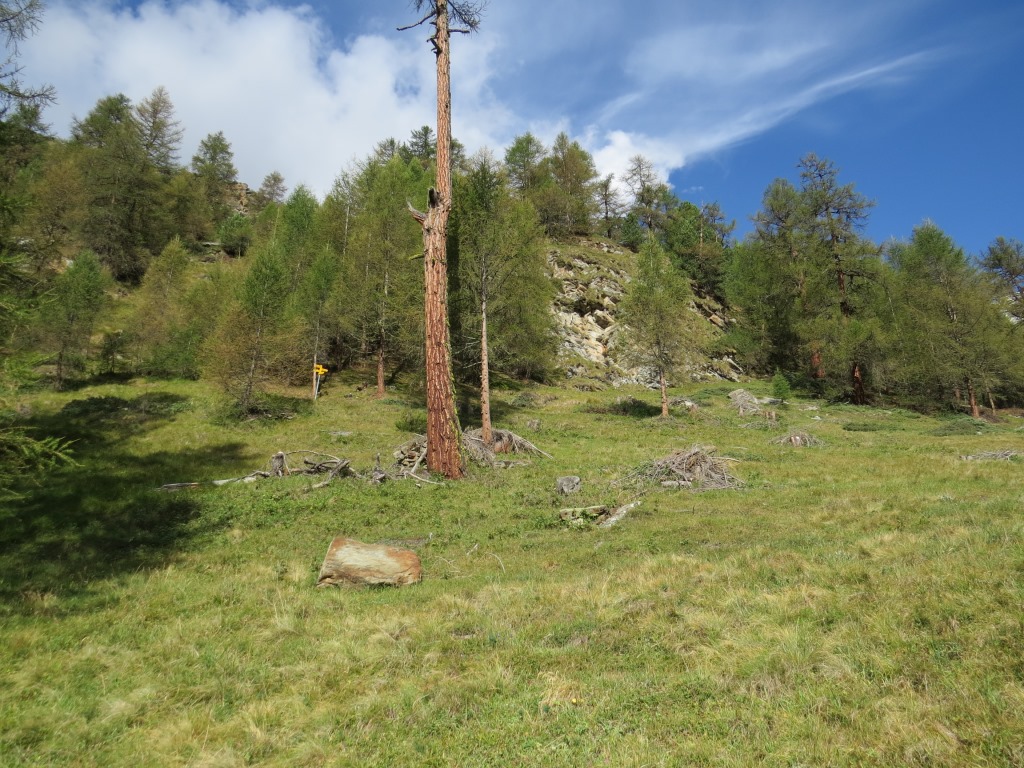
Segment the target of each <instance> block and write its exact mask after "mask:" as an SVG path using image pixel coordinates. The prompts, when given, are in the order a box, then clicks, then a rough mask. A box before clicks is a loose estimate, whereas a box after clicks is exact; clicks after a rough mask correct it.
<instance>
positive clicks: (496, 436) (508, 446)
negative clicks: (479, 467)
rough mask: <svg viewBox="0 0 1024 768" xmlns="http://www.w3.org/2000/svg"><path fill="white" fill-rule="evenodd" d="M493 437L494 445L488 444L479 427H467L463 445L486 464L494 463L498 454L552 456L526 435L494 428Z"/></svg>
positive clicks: (463, 435)
mask: <svg viewBox="0 0 1024 768" xmlns="http://www.w3.org/2000/svg"><path fill="white" fill-rule="evenodd" d="M491 437H492V438H493V439H492V445H491V446H488V445H487V444H486V443H485V442H484V438H483V434H482V432H481V431H480V430H479V429H467V430H466V431H465V432H463V433H462V447H463V448H464V449H465V450H466V453H468V454H469V455H470V456H471V457H472V458H473V460H474V461H476V462H478V463H480V464H485V465H490V464H493V463H494V461H495V457H496V456H497V455H498V454H508V453H511V454H526V455H529V456H544V457H545V458H548V459H550V458H551V454H549V453H545V452H544V451H542V450H541V449H540V448H538V447H537V446H536V445H534V444H533V443H531V442H530V441H529V440H527V439H526V438H525V437H520V436H519V435H517V434H516V433H515V432H510V431H509V430H507V429H492V430H491Z"/></svg>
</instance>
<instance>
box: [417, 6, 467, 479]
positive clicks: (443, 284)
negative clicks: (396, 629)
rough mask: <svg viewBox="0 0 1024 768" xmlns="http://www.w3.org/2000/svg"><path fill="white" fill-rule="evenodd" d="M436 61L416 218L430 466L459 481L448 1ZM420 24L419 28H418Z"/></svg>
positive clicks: (437, 18)
mask: <svg viewBox="0 0 1024 768" xmlns="http://www.w3.org/2000/svg"><path fill="white" fill-rule="evenodd" d="M431 5H432V11H431V13H430V14H429V15H428V16H427V17H426V18H425V19H423V20H422V21H421V22H420V23H422V22H423V21H426V20H427V19H431V18H432V19H433V20H432V22H431V23H432V24H433V26H434V29H435V32H434V35H433V37H432V38H431V42H432V43H433V46H434V53H435V55H436V57H437V183H436V186H435V187H434V188H432V189H431V190H430V194H429V207H428V208H427V213H426V215H425V216H423V217H422V218H420V217H419V216H416V218H417V220H418V221H419V222H420V224H421V226H422V227H423V274H424V283H425V285H424V289H425V299H424V302H425V307H424V315H425V317H424V319H425V325H426V376H427V468H428V469H429V470H430V471H431V472H436V473H438V474H441V475H444V476H445V477H447V478H450V479H454V478H459V477H462V476H463V475H464V474H465V468H464V466H463V462H462V454H461V451H460V450H459V443H460V441H459V433H460V429H459V417H458V412H457V411H456V408H455V381H454V376H453V374H452V350H451V338H450V335H449V327H448V253H447V239H448V216H449V214H450V213H451V208H452V168H451V140H452V105H451V59H450V45H449V43H450V37H451V33H450V30H449V26H448V0H433V2H432V3H431ZM414 26H415V25H414Z"/></svg>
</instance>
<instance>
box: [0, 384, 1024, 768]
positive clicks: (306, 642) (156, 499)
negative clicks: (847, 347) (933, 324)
mask: <svg viewBox="0 0 1024 768" xmlns="http://www.w3.org/2000/svg"><path fill="white" fill-rule="evenodd" d="M727 391H728V389H724V390H723V388H717V389H715V388H706V389H705V391H703V392H701V391H699V388H696V387H695V388H694V389H693V390H692V391H680V392H678V393H677V394H680V395H685V396H690V397H692V398H693V399H697V400H698V401H699V402H701V403H702V408H701V409H700V410H699V411H698V412H697V413H695V414H685V413H678V414H676V415H675V416H674V417H673V418H672V419H669V420H661V419H660V418H657V417H647V416H643V415H642V414H641V415H635V414H633V412H632V411H630V412H629V413H626V414H619V413H617V412H615V409H614V408H608V407H607V406H611V405H613V404H614V402H615V399H616V398H617V397H621V396H633V397H637V398H640V399H646V400H649V401H650V402H651V403H652V404H653V403H654V402H655V397H654V396H653V395H651V394H648V393H644V392H642V391H631V392H621V391H616V392H602V393H589V392H588V393H583V392H575V391H572V390H564V389H556V388H542V389H538V390H537V394H538V395H539V396H538V397H536V398H532V399H531V398H520V399H519V402H521V403H524V405H522V406H521V407H518V408H517V407H513V406H512V405H510V403H511V402H512V401H513V400H515V398H516V397H517V393H515V392H499V393H498V395H497V397H498V399H499V401H500V404H501V406H502V408H503V417H502V419H501V422H500V425H501V426H509V427H511V428H512V429H514V430H516V431H518V432H520V433H521V434H523V435H525V436H527V437H528V438H529V439H530V440H532V441H533V442H535V443H537V444H538V445H539V446H541V447H542V448H543V449H544V450H546V451H548V452H549V453H551V454H552V456H553V457H554V458H553V459H551V460H547V459H535V460H533V461H532V463H531V464H530V465H529V466H525V467H518V468H514V469H507V470H488V469H481V468H473V469H472V470H471V472H470V476H469V479H468V480H466V481H462V482H459V483H447V484H443V485H437V486H435V485H426V484H422V486H421V487H417V486H416V485H415V484H414V483H412V482H409V481H405V482H401V483H392V484H385V485H384V486H381V487H373V486H370V485H368V484H366V483H363V482H360V481H358V480H345V481H336V482H334V483H333V484H332V485H330V486H329V487H327V488H324V489H320V490H316V491H311V490H309V486H310V485H311V481H310V480H309V479H308V478H302V477H295V478H288V479H284V480H276V481H265V482H263V483H258V484H253V485H230V486H224V487H221V488H204V489H201V490H198V491H188V492H183V493H178V494H166V493H160V492H158V491H156V490H155V489H156V488H157V487H158V486H160V485H162V484H164V483H168V482H182V481H191V480H212V479H216V478H226V477H234V476H238V475H241V474H244V473H246V472H248V471H251V470H252V469H257V468H260V467H262V466H263V465H264V464H265V463H266V461H267V459H268V458H269V456H270V455H271V454H272V453H274V452H275V451H278V450H296V449H300V448H308V449H314V450H319V451H324V452H327V453H333V454H335V455H339V456H343V457H345V458H350V459H351V460H352V461H353V464H354V465H355V466H356V468H357V469H368V468H369V467H371V466H372V464H373V462H374V460H375V458H376V456H377V454H378V453H379V454H381V457H382V461H384V462H385V463H387V462H389V461H390V453H391V451H392V450H393V449H394V448H395V447H397V446H398V445H399V444H400V443H402V442H403V441H404V440H406V439H407V438H408V434H407V433H406V432H403V431H401V430H400V429H399V426H400V425H401V424H402V423H403V418H405V417H407V415H408V414H409V412H410V409H415V406H416V404H415V402H414V401H412V400H406V398H405V397H404V396H403V395H402V394H401V393H400V392H399V393H396V394H395V395H394V396H393V397H389V398H388V399H387V400H386V401H384V402H378V401H374V400H372V399H371V398H370V397H369V396H368V395H367V394H366V393H365V392H359V391H356V390H355V388H354V387H353V386H352V382H348V381H341V382H333V383H332V386H331V387H329V388H328V390H327V393H326V397H324V398H323V399H322V400H320V401H319V402H318V403H317V405H316V407H315V408H313V409H312V410H310V411H309V412H307V413H304V414H302V415H299V416H297V417H296V418H294V419H291V420H283V421H275V422H271V423H267V422H250V423H242V424H238V423H232V422H227V421H224V420H218V417H217V414H218V405H217V403H216V398H215V397H214V396H213V395H212V394H211V393H210V391H208V390H207V389H206V388H205V386H203V385H200V384H194V383H178V382H175V383H153V382H143V381H136V382H129V383H126V384H116V385H115V384H111V385H105V386H102V387H93V388H87V389H84V390H81V391H78V392H73V393H61V394H42V393H40V394H39V395H37V396H34V397H33V398H32V399H31V401H30V402H29V405H30V406H31V408H32V412H33V417H32V418H33V421H34V423H35V424H37V425H38V426H39V427H40V428H42V429H47V430H60V429H61V428H67V429H70V430H73V431H74V433H75V437H76V438H77V439H78V440H79V443H78V458H79V462H80V464H79V466H78V467H76V468H66V469H64V470H61V471H60V473H59V474H57V475H55V476H54V477H52V478H50V480H49V485H48V487H44V488H40V489H36V490H35V491H34V492H33V494H32V496H31V498H30V499H28V500H26V502H25V503H24V504H22V505H19V506H17V507H15V508H13V509H8V510H4V512H3V513H2V517H3V521H2V522H3V526H4V528H3V530H4V531H5V533H6V534H7V535H6V536H5V544H4V548H3V555H2V560H0V574H2V577H0V579H2V581H0V586H2V590H0V598H2V600H0V615H2V617H3V620H2V625H0V640H2V642H0V677H2V683H3V684H2V687H0V757H2V759H0V763H2V764H4V765H15V766H16V765H97V766H100V765H103V766H109V765H194V766H242V765H269V766H321V765H323V766H328V765H330V766H335V765H341V766H345V765H352V766H356V765H359V766H365V765H381V766H385V765H386V766H392V765H428V766H429V765H435V766H448V765H466V766H477V765H480V766H483V765H488V766H492V765H493V766H507V765H547V766H576V765H607V766H630V765H635V766H641V765H688V764H692V765H734V766H749V765H752V764H764V765H892V766H903V765H922V766H923V765H964V766H968V765H970V766H974V765H992V766H1003V765H1019V764H1022V763H1024V736H1022V734H1024V714H1022V713H1024V661H1022V660H1024V623H1022V613H1021V606H1022V605H1024V589H1022V586H1021V577H1022V574H1024V570H1022V569H1024V544H1022V537H1024V520H1022V519H1021V517H1020V509H1021V508H1022V506H1024V504H1022V502H1024V486H1022V484H1021V481H1020V466H1021V465H1020V462H1019V461H1009V462H1007V461H992V462H964V461H962V460H960V459H959V458H958V457H959V456H960V455H963V454H971V453H977V452H981V451H987V450H1003V449H1010V448H1019V446H1020V439H1021V438H1020V433H1019V432H1016V431H1015V429H1016V427H1019V426H1020V424H1019V423H1018V422H1008V423H1005V424H1002V425H996V426H994V427H991V428H989V429H987V430H983V433H982V434H980V435H979V434H977V431H975V432H973V433H970V434H955V435H954V434H945V435H944V436H940V435H939V434H937V433H936V431H937V430H940V428H941V427H942V426H943V425H944V424H945V423H946V422H944V421H940V420H936V419H932V418H929V417H920V416H917V415H916V414H910V413H906V412H900V411H894V412H884V411H872V410H866V409H854V408H846V407H830V406H829V405H827V404H822V403H818V404H817V405H818V406H819V410H816V411H802V410H800V405H801V404H799V403H798V404H796V405H795V406H794V407H791V408H789V409H787V410H785V411H783V412H780V419H781V421H782V424H781V425H780V428H781V429H786V430H788V429H800V430H803V431H806V432H808V433H810V434H813V435H815V436H816V437H818V438H820V439H821V440H822V441H823V442H824V445H823V446H821V447H817V448H813V449H802V448H795V447H791V446H779V445H771V444H770V440H771V439H772V437H774V436H776V435H777V434H779V432H778V431H774V432H770V431H765V430H761V429H751V428H749V427H748V426H745V424H747V423H748V422H750V421H751V419H750V417H742V418H741V417H739V416H738V415H737V414H735V413H734V412H733V411H732V410H731V409H730V408H729V406H728V400H727V398H726V396H725V394H726V392H727ZM766 392H767V390H765V392H764V393H766ZM293 394H296V395H298V394H300V393H293ZM87 398H105V399H104V400H99V399H96V400H92V401H89V400H87ZM114 398H120V400H115V399H114ZM531 400H532V402H531ZM122 401H123V402H122ZM70 403H79V405H77V406H76V405H70V406H69V404H70ZM83 403H85V404H83ZM602 406H604V407H602ZM62 414H63V415H62ZM538 421H539V425H537V424H536V422H538ZM851 423H856V424H871V425H873V428H870V429H867V430H853V431H851V430H848V429H846V428H845V427H846V425H849V424H851ZM531 424H532V425H533V427H531V426H528V425H531ZM874 427H877V428H874ZM348 433H350V434H348ZM695 443H700V444H705V445H714V446H715V447H716V449H717V452H718V453H719V454H720V455H724V456H731V457H734V458H736V459H739V460H740V461H739V463H738V464H737V465H736V470H735V471H736V474H738V475H739V476H740V477H741V478H742V479H743V480H744V487H743V489H742V490H733V491H723V492H709V493H703V494H694V493H689V492H686V491H662V490H657V489H652V490H651V492H650V493H648V494H646V495H645V496H644V498H643V503H642V505H641V506H640V507H639V508H637V509H636V510H634V511H633V512H632V513H631V514H630V515H629V516H628V517H627V518H626V519H625V520H624V521H623V522H622V523H620V524H619V525H618V526H616V527H614V528H611V529H606V530H605V529H596V528H592V529H584V530H570V529H567V528H563V527H561V526H560V525H559V522H558V509H559V507H561V506H569V505H573V506H577V505H578V506H583V505H587V504H604V503H624V502H625V501H628V500H631V499H632V498H633V495H634V491H632V490H630V489H626V488H623V487H622V486H620V485H618V484H616V482H615V481H616V480H618V479H619V478H621V477H622V476H623V475H624V474H626V473H627V472H628V471H629V470H630V469H632V468H633V467H635V466H637V465H639V464H641V463H642V462H644V461H649V460H651V459H655V458H661V457H663V456H665V455H667V454H669V453H670V452H671V451H673V450H675V449H677V448H685V447H689V446H691V445H693V444H695ZM567 474H576V475H579V476H580V477H581V478H582V480H583V490H582V491H581V492H580V493H579V494H578V495H576V496H573V497H571V498H570V499H566V498H565V497H561V496H559V495H558V494H557V493H556V491H555V479H556V478H557V477H559V476H561V475H567ZM339 533H345V534H347V535H351V536H354V537H356V538H361V539H363V540H367V541H374V540H382V539H402V538H422V537H427V536H429V534H433V538H432V539H431V540H430V543H429V544H426V545H425V546H423V547H422V549H421V550H420V555H421V557H422V559H423V563H424V569H425V573H426V579H425V581H424V582H423V583H422V584H421V585H418V586H416V587H412V588H405V589H400V590H357V589H355V590H354V589H332V590H317V589H315V588H314V587H313V585H314V583H315V578H316V573H317V569H318V566H319V563H320V560H321V558H322V557H323V554H324V552H325V551H326V547H327V544H328V543H329V542H330V540H331V538H332V537H333V536H335V535H337V534H339Z"/></svg>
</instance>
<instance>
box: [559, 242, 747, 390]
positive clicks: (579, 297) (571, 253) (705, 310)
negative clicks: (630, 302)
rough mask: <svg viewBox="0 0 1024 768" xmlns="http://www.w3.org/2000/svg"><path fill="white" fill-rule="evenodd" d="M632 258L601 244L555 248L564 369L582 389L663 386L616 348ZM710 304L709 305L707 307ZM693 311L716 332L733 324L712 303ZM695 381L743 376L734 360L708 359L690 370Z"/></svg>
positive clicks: (654, 375) (696, 305)
mask: <svg viewBox="0 0 1024 768" xmlns="http://www.w3.org/2000/svg"><path fill="white" fill-rule="evenodd" d="M631 264H632V254H630V253H628V252H627V251H624V250H623V249H621V248H616V247H614V246H611V245H608V244H607V243H602V242H600V241H597V240H590V239H584V240H581V241H580V242H579V243H578V244H577V245H573V246H562V245H559V246H557V247H552V248H551V249H550V250H549V251H548V269H549V270H550V272H551V276H552V277H553V278H554V279H555V281H556V283H557V284H559V292H558V295H557V296H556V298H555V305H554V308H553V312H554V315H555V320H556V324H557V327H558V333H559V336H560V339H561V350H560V357H561V363H562V367H563V368H564V369H565V371H566V375H567V376H568V377H569V378H575V379H577V382H576V384H575V386H576V387H577V388H579V389H600V388H603V387H604V386H607V385H608V384H611V385H612V386H621V385H624V384H640V385H643V386H647V387H657V386H658V376H657V372H656V371H654V370H651V369H647V368H642V367H641V368H638V367H633V366H630V365H628V364H626V363H625V362H623V361H622V360H621V359H620V355H619V354H618V350H617V349H616V337H617V335H618V332H619V324H618V321H617V317H616V315H617V309H618V306H619V303H620V302H621V301H622V298H623V296H624V295H625V292H626V287H627V286H628V284H629V281H630V279H631V278H630V274H629V272H630V269H631V266H630V265H631ZM705 305H706V306H705ZM690 311H692V312H695V313H697V314H699V315H701V316H702V317H704V318H705V319H706V320H707V321H708V324H709V326H710V329H711V332H712V333H714V334H721V333H722V332H723V331H724V330H726V328H727V327H728V323H729V321H728V320H726V319H724V318H723V317H722V315H721V314H720V312H721V308H720V307H718V305H717V304H716V303H715V302H714V301H712V300H710V299H702V298H697V299H696V300H695V303H694V304H693V305H692V306H691V307H690ZM689 374H690V376H691V377H692V378H694V379H727V380H730V381H737V380H738V376H739V375H740V374H742V370H740V368H739V366H737V365H736V363H735V362H734V361H733V360H732V359H731V358H729V357H723V358H721V359H718V360H710V359H709V360H707V361H706V363H705V364H702V365H699V366H695V367H694V368H693V369H692V370H691V371H690V372H689Z"/></svg>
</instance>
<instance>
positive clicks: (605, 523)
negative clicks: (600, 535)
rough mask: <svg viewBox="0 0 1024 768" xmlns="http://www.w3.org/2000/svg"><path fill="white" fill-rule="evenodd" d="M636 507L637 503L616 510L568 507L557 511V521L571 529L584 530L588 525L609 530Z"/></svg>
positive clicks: (599, 506)
mask: <svg viewBox="0 0 1024 768" xmlns="http://www.w3.org/2000/svg"><path fill="white" fill-rule="evenodd" d="M638 506H640V502H639V501H634V502H631V503H629V504H625V505H623V506H621V507H619V508H618V509H615V508H613V507H609V506H606V505H603V504H601V505H598V506H596V507H569V508H567V509H560V510H559V511H558V519H559V520H561V521H562V522H564V523H565V524H566V525H568V526H570V527H572V528H585V527H586V526H588V525H596V526H597V527H598V528H611V527H612V526H613V525H615V524H616V523H618V522H619V521H620V520H622V518H624V517H625V516H626V515H627V514H629V512H630V510H632V509H636V507H638Z"/></svg>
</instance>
